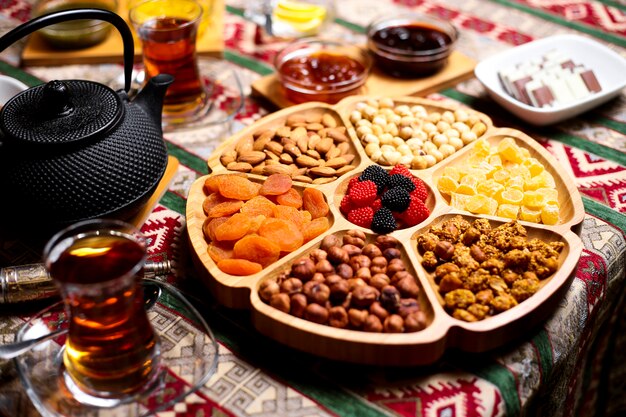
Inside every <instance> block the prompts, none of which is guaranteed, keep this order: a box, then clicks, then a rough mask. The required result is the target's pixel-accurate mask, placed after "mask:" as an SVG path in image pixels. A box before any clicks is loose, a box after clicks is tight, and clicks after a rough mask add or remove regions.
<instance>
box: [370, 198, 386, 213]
mask: <svg viewBox="0 0 626 417" xmlns="http://www.w3.org/2000/svg"><path fill="white" fill-rule="evenodd" d="M382 206H383V202H382V201H381V200H380V198H377V199H376V200H374V202H373V203H372V208H373V209H374V213H376V212H377V211H378V210H380V208H381V207H382Z"/></svg>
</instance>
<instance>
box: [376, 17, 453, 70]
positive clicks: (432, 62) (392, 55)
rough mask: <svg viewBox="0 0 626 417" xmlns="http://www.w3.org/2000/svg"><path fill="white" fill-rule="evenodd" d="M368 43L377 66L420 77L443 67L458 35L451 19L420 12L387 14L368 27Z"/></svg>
mask: <svg viewBox="0 0 626 417" xmlns="http://www.w3.org/2000/svg"><path fill="white" fill-rule="evenodd" d="M366 33H367V47H368V49H369V51H370V52H371V53H372V54H373V56H374V61H375V63H376V66H377V67H378V68H380V69H381V70H382V71H383V72H385V73H387V74H389V75H393V76H395V77H402V78H419V77H424V76H427V75H431V74H434V73H436V72H438V71H439V70H441V69H442V68H443V67H444V66H445V65H446V63H447V61H448V56H449V55H450V53H451V52H452V50H453V48H454V45H455V43H456V41H457V39H458V37H459V32H458V30H457V29H456V28H455V27H454V26H453V25H451V24H450V23H448V22H445V21H443V20H440V19H437V18H435V17H431V16H426V15H421V14H405V15H400V16H394V17H385V18H381V19H377V20H375V21H373V22H371V23H370V24H369V25H368V27H367V32H366Z"/></svg>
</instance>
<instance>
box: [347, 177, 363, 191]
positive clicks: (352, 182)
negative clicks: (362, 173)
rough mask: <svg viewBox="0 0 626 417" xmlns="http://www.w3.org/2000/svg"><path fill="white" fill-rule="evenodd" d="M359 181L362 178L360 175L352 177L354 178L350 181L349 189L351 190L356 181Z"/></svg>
mask: <svg viewBox="0 0 626 417" xmlns="http://www.w3.org/2000/svg"><path fill="white" fill-rule="evenodd" d="M359 181H361V180H360V179H359V177H352V178H350V181H348V190H349V189H350V188H352V186H354V184H356V183H357V182H359Z"/></svg>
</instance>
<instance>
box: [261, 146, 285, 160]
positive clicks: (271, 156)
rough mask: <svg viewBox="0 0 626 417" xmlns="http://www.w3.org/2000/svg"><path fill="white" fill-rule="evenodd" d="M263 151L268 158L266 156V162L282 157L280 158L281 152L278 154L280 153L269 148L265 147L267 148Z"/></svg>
mask: <svg viewBox="0 0 626 417" xmlns="http://www.w3.org/2000/svg"><path fill="white" fill-rule="evenodd" d="M270 143H272V142H270ZM274 143H275V142H274ZM268 145H269V144H268ZM281 148H282V146H281ZM263 153H264V154H265V156H266V158H265V161H266V162H267V161H278V160H279V159H280V158H279V155H280V154H278V155H277V154H275V153H274V152H271V151H269V150H267V149H265V150H264V151H263Z"/></svg>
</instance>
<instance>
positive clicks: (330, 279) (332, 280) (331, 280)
mask: <svg viewBox="0 0 626 417" xmlns="http://www.w3.org/2000/svg"><path fill="white" fill-rule="evenodd" d="M339 281H345V280H344V279H343V278H342V277H340V276H339V275H337V274H330V275H326V280H325V281H324V282H325V283H326V285H328V286H329V287H331V286H333V285H335V284H336V283H337V282H339Z"/></svg>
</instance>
